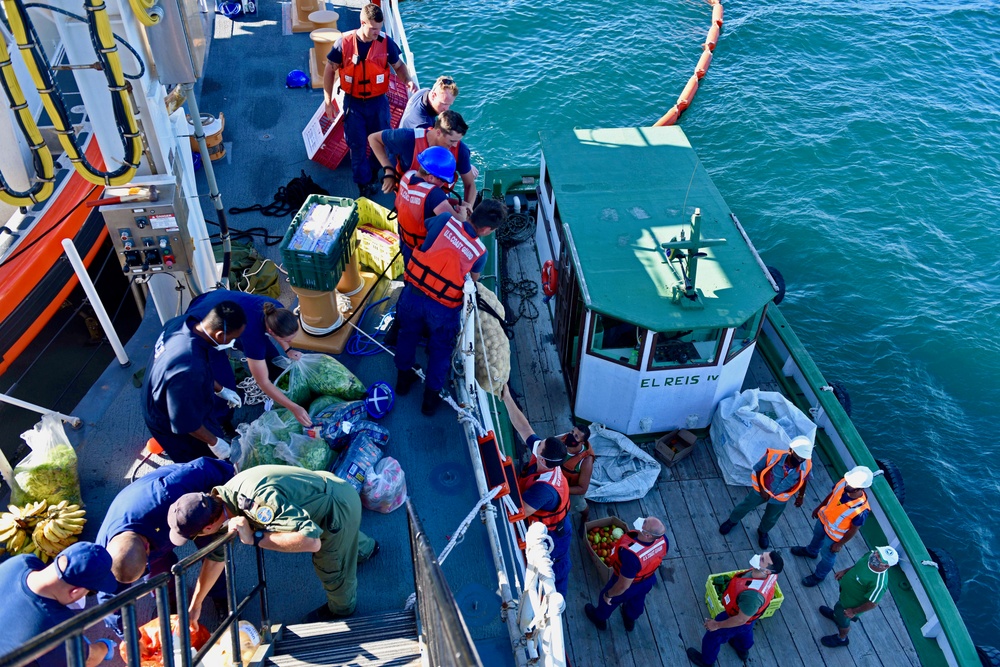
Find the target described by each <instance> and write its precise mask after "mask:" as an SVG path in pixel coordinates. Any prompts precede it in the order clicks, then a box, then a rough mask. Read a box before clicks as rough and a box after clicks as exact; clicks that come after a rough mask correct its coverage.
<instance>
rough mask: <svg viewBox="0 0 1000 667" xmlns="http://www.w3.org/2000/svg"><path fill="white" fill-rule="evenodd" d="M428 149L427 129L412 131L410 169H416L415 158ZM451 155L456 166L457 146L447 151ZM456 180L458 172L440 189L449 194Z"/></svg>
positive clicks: (420, 128)
mask: <svg viewBox="0 0 1000 667" xmlns="http://www.w3.org/2000/svg"><path fill="white" fill-rule="evenodd" d="M428 148H430V143H428V141H427V128H426V127H418V128H415V129H414V130H413V157H411V158H410V167H411V168H412V169H416V168H417V166H416V165H417V164H418V163H417V156H418V155H420V154H421V153H423V152H424V151H425V150H427V149H428ZM448 150H449V151H450V152H451V154H452V155H454V156H455V164H456V165H457V164H458V146H455V147H453V148H449V149H448ZM456 180H458V172H457V171H456V172H455V173H454V174H452V177H451V181H450V182H448V183H445V184H444V185H443V186H442V189H443V190H444V191H445V192H451V190H452V188H454V187H455V181H456Z"/></svg>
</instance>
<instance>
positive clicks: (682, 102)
mask: <svg viewBox="0 0 1000 667" xmlns="http://www.w3.org/2000/svg"><path fill="white" fill-rule="evenodd" d="M707 1H708V4H710V5H712V26H711V27H710V28H709V29H708V34H707V35H706V36H705V43H704V44H702V48H701V57H700V58H698V64H697V65H695V68H694V76H692V77H691V78H690V79H688V81H687V84H686V85H685V86H684V90H682V91H681V94H680V97H678V98H677V103H676V104H674V106H672V107H670V110H669V111H667V113H665V114H663V116H661V117H660V120H658V121H656V122H655V123H653V127H662V126H664V125H674V124H675V123H676V122H677V121H678V120H680V118H681V114H682V113H684V110H685V109H687V108H688V107H689V106H691V102H693V101H694V96H695V93H697V92H698V82H699V81H701V80H702V79H703V78H704V77H705V73H706V72H708V67H709V65H711V64H712V52H713V51H715V45H716V44H718V43H719V34H720V33H721V32H722V12H723V10H722V2H721V0H707Z"/></svg>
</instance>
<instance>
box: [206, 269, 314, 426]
mask: <svg viewBox="0 0 1000 667" xmlns="http://www.w3.org/2000/svg"><path fill="white" fill-rule="evenodd" d="M223 301H232V302H233V303H235V304H237V305H238V306H239V307H240V308H242V309H243V312H244V313H245V314H246V316H247V328H246V329H244V330H243V333H242V334H240V337H239V338H238V339H237V340H236V347H237V348H238V349H240V350H242V351H243V354H244V355H245V356H246V358H247V366H248V367H249V368H250V374H251V375H252V376H253V379H254V381H256V382H257V386H258V387H260V389H261V391H263V392H264V394H265V395H267V396H268V397H269V398H270V399H271V400H273V401H274V402H275V403H277V404H278V405H280V406H281V407H283V408H287V409H288V410H289V412H291V413H292V414H293V415H295V418H296V419H298V420H299V423H300V424H302V425H303V426H306V427H308V426H312V420H311V419H310V418H309V411H308V410H306V409H305V408H304V407H302V406H301V405H298V404H297V403H295V402H294V401H292V400H289V398H288V397H287V396H285V392H283V391H281V390H280V389H278V388H277V387H275V386H274V383H272V382H271V377H270V373H271V372H272V370H280V369H277V367H274V369H272V368H271V367H272V366H273V364H272V363H271V362H272V361H273V359H274V358H275V357H277V356H279V355H280V354H281V353H280V352H279V351H278V347H280V348H281V350H282V352H284V353H285V354H286V355H287V356H288V358H289V359H292V360H295V359H298V358H300V357H301V356H302V353H301V352H298V351H296V350H293V349H291V346H292V339H294V338H295V334H297V333H298V332H299V318H298V317H297V316H296V315H295V313H293V312H292V311H290V310H288V309H287V308H285V307H284V306H283V305H282V304H281V302H280V301H278V300H277V299H272V298H271V297H269V296H263V295H261V294H248V293H247V292H240V291H238V290H224V289H217V290H212V291H211V292H205V293H204V294H202V295H200V296H198V297H197V298H196V299H195V300H194V301H192V302H191V305H190V306H188V309H187V314H188V315H189V316H191V317H197V318H198V319H199V320H201V319H202V318H204V317H205V316H206V315H208V313H209V312H211V310H212V308H215V306H217V305H218V304H220V303H222V302H223ZM214 361H215V363H214V364H213V373H214V375H215V379H216V380H218V381H219V383H220V384H222V386H223V387H228V388H229V389H232V390H234V391H235V390H236V375H235V374H234V373H233V367H232V365H230V363H229V359H228V358H222V357H217V358H215V359H214Z"/></svg>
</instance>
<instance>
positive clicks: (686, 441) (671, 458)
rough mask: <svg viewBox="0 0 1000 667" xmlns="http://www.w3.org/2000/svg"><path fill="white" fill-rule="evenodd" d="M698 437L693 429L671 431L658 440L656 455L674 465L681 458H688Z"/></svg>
mask: <svg viewBox="0 0 1000 667" xmlns="http://www.w3.org/2000/svg"><path fill="white" fill-rule="evenodd" d="M696 442H698V438H697V437H696V436H695V434H694V433H692V432H691V431H687V430H685V429H679V430H676V431H670V432H669V433H667V434H666V435H664V436H663V437H661V438H660V439H659V440H657V441H656V449H655V450H654V451H655V452H656V457H657V458H658V459H660V460H661V461H663V462H664V463H666V464H667V466H668V467H669V466H673V465H674V464H676V463H677V462H678V461H680V460H681V459H684V458H687V457H688V456H690V455H691V452H693V451H694V445H695V443H696Z"/></svg>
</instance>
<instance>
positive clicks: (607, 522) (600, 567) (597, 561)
mask: <svg viewBox="0 0 1000 667" xmlns="http://www.w3.org/2000/svg"><path fill="white" fill-rule="evenodd" d="M605 526H612V527H614V526H617V527H619V528H621V529H622V530H624V531H626V532H627V531H628V526H627V525H626V524H625V522H624V521H622V520H621V519H619V518H618V517H613V516H609V517H605V518H603V519H594V520H593V521H588V522H587V523H586V525H585V526H584V528H583V532H584V535H583V539H584V540H585V541H586V542H587V553H588V554H590V560H592V561H594V565H595V566H596V567H597V572H598V574H600V575H601V584H602V585H603V584H606V583H608V579H610V578H611V573H612V572H613V570H612V569H611V568H610V567H608V566H607V565H605V564H604V561H602V560H601V557H600V556H598V555H597V552H596V551H594V545H593V544H591V543H590V539H589V538H588V535H590V529H591V528H604V527H605ZM609 546H610V545H609Z"/></svg>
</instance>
